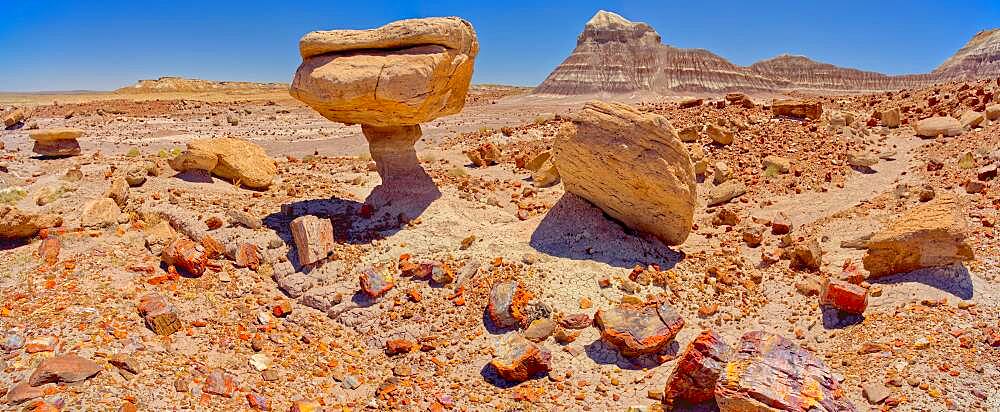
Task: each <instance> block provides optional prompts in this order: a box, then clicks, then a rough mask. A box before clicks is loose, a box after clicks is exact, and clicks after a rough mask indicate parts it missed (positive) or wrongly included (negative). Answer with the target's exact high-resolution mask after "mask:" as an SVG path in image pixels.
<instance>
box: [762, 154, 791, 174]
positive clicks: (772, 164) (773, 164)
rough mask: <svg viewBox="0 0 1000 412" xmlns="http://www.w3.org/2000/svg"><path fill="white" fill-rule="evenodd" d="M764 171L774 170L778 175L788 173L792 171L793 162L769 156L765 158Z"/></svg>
mask: <svg viewBox="0 0 1000 412" xmlns="http://www.w3.org/2000/svg"><path fill="white" fill-rule="evenodd" d="M764 169H774V170H777V171H778V173H788V171H789V170H791V169H792V161H791V160H788V159H786V158H784V157H781V156H774V155H771V156H767V157H765V158H764Z"/></svg>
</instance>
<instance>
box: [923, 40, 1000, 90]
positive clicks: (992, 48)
mask: <svg viewBox="0 0 1000 412" xmlns="http://www.w3.org/2000/svg"><path fill="white" fill-rule="evenodd" d="M934 74H936V75H939V76H941V77H944V78H948V79H953V80H954V79H979V78H984V77H996V76H1000V29H992V30H983V31H981V32H979V33H977V34H976V35H975V36H973V37H972V40H969V42H968V43H966V44H965V47H962V48H961V49H959V50H958V52H957V53H955V55H954V56H951V57H950V58H949V59H948V60H945V62H944V63H942V64H941V66H938V68H937V69H935V70H934Z"/></svg>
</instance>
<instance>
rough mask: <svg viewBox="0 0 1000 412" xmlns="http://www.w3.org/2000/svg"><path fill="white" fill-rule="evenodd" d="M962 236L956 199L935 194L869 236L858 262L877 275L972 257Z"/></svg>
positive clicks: (959, 207) (964, 227)
mask: <svg viewBox="0 0 1000 412" xmlns="http://www.w3.org/2000/svg"><path fill="white" fill-rule="evenodd" d="M965 235H966V224H965V217H964V215H963V213H962V208H961V206H960V205H959V204H958V200H957V199H956V198H955V197H954V196H952V195H938V196H937V197H936V198H935V199H934V200H932V201H930V202H927V203H925V204H922V205H919V206H917V207H915V208H913V209H911V210H910V211H908V212H906V213H905V214H903V215H902V216H900V217H899V218H897V219H896V220H895V221H894V222H892V223H890V224H889V225H888V226H887V227H886V228H885V229H883V230H882V231H881V232H878V233H876V234H875V235H873V236H872V237H871V239H870V240H869V241H868V243H867V248H868V252H867V253H866V254H865V256H864V258H863V259H862V262H863V263H864V266H865V269H867V270H868V271H869V272H870V273H871V276H873V277H878V276H885V275H891V274H894V273H905V272H910V271H913V270H917V269H920V268H925V267H933V266H945V265H949V264H952V263H957V262H961V261H966V260H972V259H973V257H974V256H973V252H972V247H971V246H969V244H968V243H966V241H965Z"/></svg>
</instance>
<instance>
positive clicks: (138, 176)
mask: <svg viewBox="0 0 1000 412" xmlns="http://www.w3.org/2000/svg"><path fill="white" fill-rule="evenodd" d="M148 175H149V167H148V166H147V165H145V164H141V163H140V164H134V165H132V166H129V168H128V170H127V171H126V172H125V183H128V185H129V186H130V187H139V186H142V185H143V184H145V183H146V176H148Z"/></svg>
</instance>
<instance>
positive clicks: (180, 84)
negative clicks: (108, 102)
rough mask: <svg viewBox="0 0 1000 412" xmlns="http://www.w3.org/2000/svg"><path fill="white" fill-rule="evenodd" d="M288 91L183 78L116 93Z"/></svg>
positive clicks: (273, 86) (282, 86) (145, 83)
mask: <svg viewBox="0 0 1000 412" xmlns="http://www.w3.org/2000/svg"><path fill="white" fill-rule="evenodd" d="M286 90H288V85H287V84H285V83H254V82H220V81H214V80H201V79H185V78H182V77H161V78H159V79H156V80H139V81H138V82H136V84H134V85H131V86H126V87H122V88H120V89H118V90H115V93H123V94H139V93H191V92H195V93H200V92H227V93H257V92H280V91H286Z"/></svg>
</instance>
